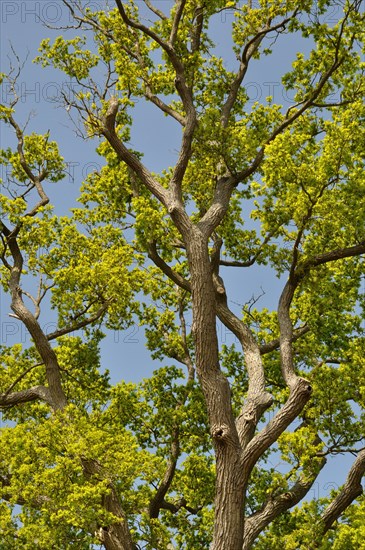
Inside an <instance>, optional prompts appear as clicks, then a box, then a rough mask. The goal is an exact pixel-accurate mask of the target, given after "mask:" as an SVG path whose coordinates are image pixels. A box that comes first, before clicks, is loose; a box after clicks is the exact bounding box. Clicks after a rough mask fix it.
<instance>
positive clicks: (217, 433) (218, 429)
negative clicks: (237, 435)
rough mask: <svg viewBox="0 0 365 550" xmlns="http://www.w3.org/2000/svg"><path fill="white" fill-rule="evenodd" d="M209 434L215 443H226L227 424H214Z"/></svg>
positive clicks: (227, 434)
mask: <svg viewBox="0 0 365 550" xmlns="http://www.w3.org/2000/svg"><path fill="white" fill-rule="evenodd" d="M211 434H212V437H213V438H214V439H215V440H216V441H226V440H227V439H228V438H229V426H227V424H219V425H216V424H214V425H213V426H212V428H211Z"/></svg>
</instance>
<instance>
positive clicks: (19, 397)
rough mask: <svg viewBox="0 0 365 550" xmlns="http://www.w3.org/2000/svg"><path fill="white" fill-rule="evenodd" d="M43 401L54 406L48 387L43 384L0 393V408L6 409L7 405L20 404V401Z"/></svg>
mask: <svg viewBox="0 0 365 550" xmlns="http://www.w3.org/2000/svg"><path fill="white" fill-rule="evenodd" d="M39 399H40V400H41V401H45V402H46V403H48V404H49V405H51V407H53V406H54V402H53V399H52V396H51V392H50V391H49V388H47V387H45V386H33V387H32V388H29V389H27V390H21V391H18V392H13V393H8V392H6V393H4V394H2V395H0V408H4V409H6V408H7V407H13V406H14V405H20V404H21V403H29V402H31V401H37V400H39Z"/></svg>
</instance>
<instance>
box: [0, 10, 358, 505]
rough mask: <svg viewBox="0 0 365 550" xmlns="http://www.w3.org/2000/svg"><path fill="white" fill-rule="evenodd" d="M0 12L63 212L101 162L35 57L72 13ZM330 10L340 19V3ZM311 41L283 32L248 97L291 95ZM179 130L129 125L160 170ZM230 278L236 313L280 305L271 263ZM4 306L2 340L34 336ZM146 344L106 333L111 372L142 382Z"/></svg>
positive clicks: (223, 336)
mask: <svg viewBox="0 0 365 550" xmlns="http://www.w3.org/2000/svg"><path fill="white" fill-rule="evenodd" d="M85 4H87V5H89V7H90V8H91V9H102V8H103V7H104V6H105V2H104V1H103V0H98V1H90V2H88V1H85ZM109 4H110V5H114V2H113V0H109ZM155 4H156V5H157V6H158V7H159V8H160V9H162V10H165V9H166V6H167V5H168V4H171V2H169V0H160V1H156V2H155ZM141 6H142V2H141ZM336 8H337V7H336ZM0 10H1V44H0V45H1V69H0V71H2V72H7V70H8V67H9V60H8V57H7V55H8V53H9V51H10V43H11V44H12V45H13V47H14V49H15V51H16V52H17V54H18V55H19V57H20V59H21V60H25V59H26V57H27V56H28V61H27V62H26V64H25V66H24V69H23V71H22V73H21V76H20V78H19V80H18V85H19V93H20V95H21V97H22V99H21V101H20V102H19V103H18V105H17V110H16V117H17V120H18V121H19V122H20V123H21V124H23V123H24V122H25V121H26V119H27V117H28V116H29V114H31V119H30V122H29V126H28V128H29V130H30V131H36V132H40V133H44V132H46V131H47V130H50V131H51V138H52V139H54V140H56V141H58V143H59V147H60V150H61V154H62V155H63V157H64V158H65V160H66V162H67V164H68V168H69V169H68V171H69V174H68V175H67V177H66V178H65V179H64V180H62V181H61V182H59V183H58V184H52V183H51V184H49V186H48V187H47V192H48V194H49V196H50V198H51V201H52V202H53V204H55V206H56V212H57V213H58V214H60V215H65V214H67V212H68V211H69V209H70V208H71V207H73V206H75V201H76V198H77V196H78V193H79V187H80V184H81V182H82V180H83V179H84V178H85V176H86V175H87V174H88V173H90V172H91V171H92V170H94V169H95V168H98V167H99V166H100V163H101V159H100V158H99V157H97V156H96V154H95V152H94V149H95V146H96V143H95V142H90V141H83V140H82V139H80V138H77V137H76V135H75V131H74V128H73V126H72V123H71V121H70V120H69V119H68V116H67V113H66V112H65V109H64V108H63V107H61V106H59V105H58V104H57V103H55V102H54V101H53V98H54V96H55V95H59V93H60V91H61V90H67V86H68V80H67V77H66V76H65V75H63V74H61V73H60V72H57V71H55V70H53V69H50V68H48V69H42V68H41V67H39V66H38V65H34V64H32V63H31V61H32V59H33V58H34V57H35V56H36V55H37V48H38V45H39V43H40V41H41V40H42V39H43V38H46V37H51V38H54V37H56V36H58V35H59V34H63V33H64V31H62V30H50V29H49V28H46V27H45V26H44V24H43V23H42V21H45V22H46V23H47V24H49V25H51V26H54V27H57V26H62V25H64V24H65V23H67V22H69V14H68V11H67V9H66V7H65V6H64V5H63V4H62V3H61V2H60V1H59V0H53V1H47V0H41V1H34V0H1V2H0ZM329 16H330V17H333V18H335V17H336V12H335V8H334V11H333V13H332V14H330V15H329ZM229 25H230V20H229V17H228V16H227V15H225V14H221V15H219V16H217V17H216V19H215V21H214V23H213V25H212V29H211V30H212V33H213V35H214V36H215V38H216V42H217V52H220V53H221V54H222V55H224V56H225V57H226V58H227V63H228V64H229V65H231V64H232V63H233V62H234V57H233V56H232V54H231V53H230V51H229V44H228V43H227V35H228V36H229V33H228V34H227V27H228V26H229ZM307 47H308V45H307V44H305V43H304V42H303V40H301V39H298V38H293V37H282V39H281V40H279V41H278V43H277V44H276V45H275V48H274V50H275V55H274V56H272V57H270V58H268V59H267V60H266V61H265V60H264V61H260V62H257V63H254V64H253V65H252V67H251V68H250V70H249V72H248V75H247V77H246V88H247V91H248V93H249V96H250V98H251V101H252V102H254V101H260V100H261V99H262V100H264V98H265V97H266V96H268V95H272V96H273V99H274V101H275V102H277V103H281V104H283V103H284V104H285V103H286V104H287V103H290V97H288V96H286V95H285V94H284V93H283V91H282V89H281V86H280V76H281V74H283V72H285V71H286V70H288V69H289V67H290V64H291V61H292V60H293V59H294V58H295V52H296V51H300V50H303V49H304V48H307ZM13 61H14V58H13ZM7 95H8V94H7V90H6V89H5V90H3V92H2V98H1V102H6V100H7V99H10V98H8V97H7ZM179 136H180V128H179V126H178V124H176V123H175V122H174V121H172V120H170V119H167V118H166V117H164V116H162V114H161V113H160V112H159V111H158V110H156V109H155V108H154V107H153V106H152V105H150V104H149V105H147V104H143V103H140V104H139V105H138V108H137V110H136V116H135V119H134V123H133V129H132V144H133V147H134V148H135V149H138V150H140V151H143V152H144V161H145V163H146V164H147V166H148V167H149V168H150V169H151V170H152V171H160V170H162V169H163V168H166V167H168V166H169V165H170V164H172V163H173V162H174V160H175V159H176V155H177V150H178V146H179ZM0 140H1V141H0V146H1V147H3V148H4V147H7V146H9V145H14V143H15V140H14V138H13V137H12V136H11V134H9V133H7V132H6V131H4V129H3V128H2V131H1V135H0ZM2 177H3V179H6V174H2ZM223 276H224V277H225V276H226V273H224V272H223ZM227 280H228V281H229V283H230V285H229V287H228V288H229V298H230V300H231V307H232V309H234V310H235V311H237V312H239V309H240V308H239V305H238V304H241V305H242V304H244V303H246V302H247V301H249V300H250V298H251V297H252V296H253V295H255V296H258V295H259V294H261V289H263V290H264V291H265V296H264V297H263V298H262V300H261V301H260V302H259V305H260V304H262V305H266V306H268V307H275V306H276V303H277V299H278V294H279V291H280V287H281V286H282V284H280V281H278V280H277V279H276V278H275V276H274V275H273V274H268V273H267V271H266V269H264V268H256V269H250V270H248V271H244V272H243V273H242V272H241V271H237V270H233V272H232V273H231V274H229V275H228V273H227ZM0 306H1V335H0V338H1V342H0V343H2V344H8V345H11V344H13V343H16V342H18V341H22V342H23V343H24V344H26V343H27V342H29V336H28V335H27V334H26V332H25V331H24V329H23V328H22V327H21V326H20V324H19V323H18V322H17V321H16V320H14V319H11V318H10V317H9V316H8V313H9V311H10V308H9V301H8V298H7V297H6V296H1V300H0ZM45 317H46V318H45ZM53 322H54V318H53V317H52V316H51V313H50V312H49V313H48V314H47V313H46V316H44V317H43V323H44V324H47V323H53ZM218 333H219V338H220V341H221V342H222V343H226V344H231V343H232V342H234V337H233V335H232V334H230V333H229V332H228V331H227V330H226V329H225V327H223V326H221V325H220V324H218ZM143 344H144V338H143V332H142V330H141V329H140V328H139V327H138V326H137V325H136V326H134V327H132V328H130V329H128V330H126V331H122V332H119V333H117V332H111V333H109V334H108V337H107V338H106V339H105V340H104V342H103V345H102V363H103V365H104V366H105V367H107V368H109V369H110V370H111V373H112V380H113V381H117V380H118V379H121V378H125V379H126V380H132V381H137V380H140V379H141V378H143V377H144V376H146V375H148V373H149V372H151V369H153V368H157V367H158V366H159V364H153V362H152V360H151V358H150V356H149V353H148V352H147V350H146V349H145V348H144V345H143ZM332 462H333V466H332V467H331V468H327V470H326V473H325V475H324V476H323V475H322V476H321V477H320V479H319V480H318V481H317V482H316V484H315V485H314V487H313V489H312V493H311V494H310V495H309V497H310V498H311V497H312V496H318V495H319V494H323V493H327V492H328V490H329V489H331V488H332V487H333V486H336V484H339V483H342V482H343V480H344V476H345V475H346V472H347V469H348V465H349V464H350V463H351V459H347V457H346V458H343V457H342V458H341V459H340V460H338V459H337V460H336V461H335V460H333V461H332Z"/></svg>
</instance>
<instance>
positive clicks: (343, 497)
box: [321, 449, 365, 532]
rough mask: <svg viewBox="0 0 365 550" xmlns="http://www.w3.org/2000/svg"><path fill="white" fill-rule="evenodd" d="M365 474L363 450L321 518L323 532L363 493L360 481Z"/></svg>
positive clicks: (364, 451) (364, 452)
mask: <svg viewBox="0 0 365 550" xmlns="http://www.w3.org/2000/svg"><path fill="white" fill-rule="evenodd" d="M364 474H365V449H363V450H362V451H360V452H359V454H358V455H357V458H356V460H355V462H354V463H353V465H352V466H351V468H350V471H349V473H348V476H347V479H346V482H345V484H344V486H343V487H342V489H341V491H340V492H339V494H338V495H337V496H336V497H335V499H334V500H333V501H332V502H331V504H329V505H328V506H327V508H326V510H325V511H324V512H323V514H322V517H321V523H322V525H323V528H324V532H326V531H328V529H330V527H331V525H332V524H333V523H334V522H335V521H336V520H337V519H338V518H339V517H340V516H341V514H342V513H343V512H344V510H346V508H347V507H348V506H350V504H351V503H352V502H353V501H354V500H355V499H356V498H357V497H359V496H360V495H361V494H362V493H363V488H362V485H361V479H362V477H363V476H364Z"/></svg>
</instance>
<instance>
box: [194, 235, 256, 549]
mask: <svg viewBox="0 0 365 550" xmlns="http://www.w3.org/2000/svg"><path fill="white" fill-rule="evenodd" d="M186 247H187V252H188V260H189V265H190V274H191V288H192V303H193V334H194V338H195V351H196V369H197V374H198V377H199V380H200V383H201V385H202V390H203V393H204V397H205V402H206V407H207V411H208V417H209V426H210V432H211V435H212V438H213V444H214V448H215V454H216V470H217V477H216V498H215V522H214V537H213V544H212V547H211V548H212V550H241V549H242V540H243V521H244V506H243V504H244V494H245V486H244V482H243V476H242V466H241V462H240V456H241V447H240V443H239V439H238V434H237V430H236V426H235V420H234V416H233V412H232V408H231V400H230V398H231V395H230V389H229V384H228V381H227V379H226V377H225V376H224V375H223V374H222V372H221V370H220V366H219V348H218V339H217V329H216V309H215V288H214V284H213V278H212V267H211V262H210V258H209V253H208V239H207V238H206V237H205V236H204V235H203V234H202V232H201V231H200V230H199V229H198V228H196V227H194V228H192V230H191V231H190V232H189V238H187V239H186Z"/></svg>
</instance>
